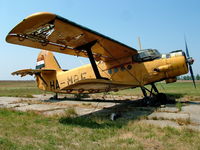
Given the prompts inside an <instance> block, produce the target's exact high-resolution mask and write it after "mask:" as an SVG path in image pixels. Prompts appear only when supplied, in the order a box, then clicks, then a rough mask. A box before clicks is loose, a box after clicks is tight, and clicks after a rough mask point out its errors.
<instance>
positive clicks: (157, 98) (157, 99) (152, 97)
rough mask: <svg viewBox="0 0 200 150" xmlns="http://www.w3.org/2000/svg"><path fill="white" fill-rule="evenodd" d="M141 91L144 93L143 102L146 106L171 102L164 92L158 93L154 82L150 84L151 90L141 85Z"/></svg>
mask: <svg viewBox="0 0 200 150" xmlns="http://www.w3.org/2000/svg"><path fill="white" fill-rule="evenodd" d="M141 90H142V93H143V95H144V99H143V104H144V105H147V106H160V105H164V104H167V103H171V101H170V100H169V98H168V97H167V95H166V94H164V93H159V91H158V89H157V88H156V86H155V84H154V83H152V84H151V90H149V89H147V88H146V87H141ZM148 94H149V95H148Z"/></svg>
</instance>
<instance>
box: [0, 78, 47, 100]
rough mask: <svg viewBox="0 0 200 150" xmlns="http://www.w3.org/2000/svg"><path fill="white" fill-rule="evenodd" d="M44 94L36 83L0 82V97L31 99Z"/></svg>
mask: <svg viewBox="0 0 200 150" xmlns="http://www.w3.org/2000/svg"><path fill="white" fill-rule="evenodd" d="M42 93H44V92H43V91H41V90H40V89H38V88H37V86H36V83H35V81H0V96H13V97H31V96H32V95H34V94H42Z"/></svg>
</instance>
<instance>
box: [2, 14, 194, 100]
mask: <svg viewBox="0 0 200 150" xmlns="http://www.w3.org/2000/svg"><path fill="white" fill-rule="evenodd" d="M6 41H7V42H9V43H13V44H19V45H24V46H28V47H34V48H39V49H45V50H42V51H41V52H40V54H39V56H38V59H37V65H36V69H25V70H19V71H16V72H13V73H12V74H13V75H21V76H25V75H35V76H36V81H37V86H38V88H40V89H42V90H45V91H52V92H55V93H67V94H74V93H88V94H90V93H99V92H109V91H118V90H121V89H125V88H136V87H140V88H141V90H142V92H143V94H144V96H145V97H148V94H147V92H149V93H150V96H156V97H158V98H159V99H163V98H164V97H165V95H164V94H162V93H159V91H158V89H157V88H156V86H155V84H154V83H155V82H159V81H162V80H165V81H166V83H172V82H176V77H177V76H179V75H182V74H186V73H188V70H190V71H191V75H192V79H193V83H194V86H196V85H195V81H194V75H193V71H192V67H191V65H192V64H193V62H194V60H193V59H192V58H191V57H190V56H189V52H188V48H187V43H186V41H185V45H186V54H185V52H183V51H182V50H176V51H173V52H170V53H169V54H160V53H159V52H158V51H157V50H156V49H143V50H136V49H134V48H131V47H129V46H126V45H125V44H123V43H120V42H118V41H116V40H113V39H111V38H109V37H107V36H104V35H102V34H100V33H97V32H95V31H92V30H90V29H88V28H86V27H83V26H81V25H78V24H76V23H74V22H72V21H69V20H67V19H65V18H62V17H60V16H57V15H55V14H51V13H44V12H41V13H36V14H33V15H31V16H29V17H27V18H25V19H24V20H23V21H22V22H21V23H19V24H18V25H17V26H16V27H15V28H14V29H13V30H11V31H10V33H9V34H8V35H7V37H6ZM46 50H48V51H46ZM49 51H54V52H59V53H64V54H69V55H74V56H80V57H88V58H89V60H90V64H88V65H84V66H81V67H78V68H75V69H71V70H62V69H61V68H60V66H59V64H58V62H57V60H56V58H55V57H54V56H53V54H52V53H51V52H49ZM66 61H67V60H66ZM148 84H150V85H151V89H150V90H149V89H147V88H146V87H145V85H148Z"/></svg>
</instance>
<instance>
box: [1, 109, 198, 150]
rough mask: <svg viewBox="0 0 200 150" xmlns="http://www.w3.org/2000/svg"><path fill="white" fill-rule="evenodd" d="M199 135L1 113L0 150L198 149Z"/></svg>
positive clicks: (117, 123) (93, 120) (124, 122)
mask: <svg viewBox="0 0 200 150" xmlns="http://www.w3.org/2000/svg"><path fill="white" fill-rule="evenodd" d="M199 138H200V133H199V132H196V131H193V130H188V129H182V130H178V129H174V128H171V127H166V128H158V127H154V126H151V125H146V124H142V123H139V122H138V121H136V120H126V119H124V118H120V119H118V120H117V121H110V120H109V119H108V118H107V117H105V116H104V117H101V118H99V117H98V116H94V115H92V116H88V117H68V116H66V117H65V116H62V117H61V118H59V117H58V116H57V117H55V116H54V117H44V116H42V115H39V114H36V113H33V112H17V111H13V110H8V109H2V108H1V109H0V149H2V150H10V149H16V150H18V149H20V150H25V149H30V150H31V149H47V150H48V149H50V150H54V149H56V150H57V149H70V150H74V149H76V150H84V149H88V150H90V149H95V150H101V149H106V150H113V149H118V150H120V149H124V150H129V149H130V150H134V149H135V150H138V149H139V150H143V149H163V150H168V149H177V147H178V148H179V149H185V150H187V149H188V150H189V149H200V143H199Z"/></svg>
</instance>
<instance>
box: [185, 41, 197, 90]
mask: <svg viewBox="0 0 200 150" xmlns="http://www.w3.org/2000/svg"><path fill="white" fill-rule="evenodd" d="M185 50H186V56H187V63H188V65H189V70H190V74H191V77H192V81H193V84H194V87H195V88H196V83H195V78H194V73H193V69H192V64H193V63H194V59H193V58H192V57H190V54H189V50H188V46H187V42H186V38H185Z"/></svg>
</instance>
